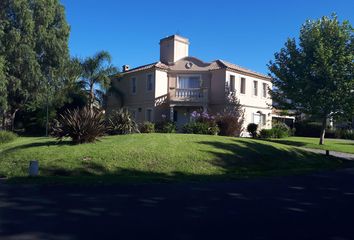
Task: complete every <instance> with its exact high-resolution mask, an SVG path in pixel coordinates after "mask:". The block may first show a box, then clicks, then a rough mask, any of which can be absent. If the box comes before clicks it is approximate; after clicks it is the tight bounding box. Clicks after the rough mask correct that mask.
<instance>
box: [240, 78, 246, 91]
mask: <svg viewBox="0 0 354 240" xmlns="http://www.w3.org/2000/svg"><path fill="white" fill-rule="evenodd" d="M240 93H242V94H245V93H246V78H241V87H240Z"/></svg>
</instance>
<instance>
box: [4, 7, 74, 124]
mask: <svg viewBox="0 0 354 240" xmlns="http://www.w3.org/2000/svg"><path fill="white" fill-rule="evenodd" d="M69 32H70V28H69V26H68V24H67V23H66V20H65V13H64V7H63V6H62V5H61V4H60V3H59V0H31V1H28V0H1V1H0V35H1V38H0V56H1V57H2V58H3V59H4V62H5V67H4V69H5V70H4V75H5V78H6V88H7V101H6V102H7V110H8V111H9V114H10V116H11V122H12V124H11V125H12V128H13V125H14V119H15V116H16V113H17V111H19V110H23V109H26V108H35V107H38V106H39V105H41V104H43V102H44V101H46V100H47V98H48V95H49V94H50V89H51V88H54V90H55V87H56V84H57V82H58V79H59V78H58V76H59V75H60V70H61V69H62V68H63V66H64V64H65V62H66V61H67V60H68V56H69V50H68V38H69ZM49 80H50V82H49ZM0 85H1V84H0ZM53 92H54V91H53Z"/></svg>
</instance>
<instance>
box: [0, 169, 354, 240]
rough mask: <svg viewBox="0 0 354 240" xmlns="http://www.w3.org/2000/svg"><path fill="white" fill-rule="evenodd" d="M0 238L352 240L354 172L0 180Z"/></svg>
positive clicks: (353, 226) (353, 227) (19, 239)
mask: <svg viewBox="0 0 354 240" xmlns="http://www.w3.org/2000/svg"><path fill="white" fill-rule="evenodd" d="M0 239H1V240H3V239H14V240H22V239H48V240H51V239H53V240H59V239H80V240H81V239H154V240H156V239H181V240H184V239H272V240H274V239H282V240H288V239H296V240H299V239H321V240H324V239H330V240H349V239H354V170H350V169H349V170H340V171H335V172H320V173H314V174H311V175H306V176H291V177H274V178H263V179H250V180H239V181H233V182H218V183H188V184H187V183H178V184H176V183H175V184H141V185H113V186H86V187H84V186H40V187H39V186H37V187H36V186H19V185H5V184H1V185H0Z"/></svg>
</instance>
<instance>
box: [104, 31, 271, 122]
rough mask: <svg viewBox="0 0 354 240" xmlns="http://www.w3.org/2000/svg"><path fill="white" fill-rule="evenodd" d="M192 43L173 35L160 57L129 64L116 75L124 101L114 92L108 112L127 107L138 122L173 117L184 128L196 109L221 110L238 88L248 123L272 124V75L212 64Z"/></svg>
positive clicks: (162, 44)
mask: <svg viewBox="0 0 354 240" xmlns="http://www.w3.org/2000/svg"><path fill="white" fill-rule="evenodd" d="M189 44H190V43H189V40H188V39H186V38H184V37H181V36H178V35H172V36H169V37H166V38H164V39H161V41H160V61H158V62H155V63H151V64H148V65H144V66H140V67H136V68H132V69H130V68H129V66H128V65H124V66H123V70H122V73H120V74H119V76H117V78H115V79H114V85H115V86H116V87H117V88H118V89H119V90H120V91H121V92H123V93H124V102H123V103H122V102H121V101H120V100H119V98H117V97H114V96H110V97H109V99H108V111H110V110H112V109H115V108H119V107H126V108H128V109H129V111H130V112H131V114H132V115H133V117H134V118H135V119H136V121H137V122H143V121H152V122H156V121H160V120H162V118H163V117H167V118H169V119H170V120H172V121H174V122H176V124H177V127H181V126H183V125H184V124H185V123H187V122H188V121H189V120H190V114H191V113H192V112H193V111H194V110H202V109H203V110H207V111H208V112H210V113H214V114H215V113H217V112H219V111H221V110H222V109H223V107H224V103H225V94H226V92H227V91H235V92H236V95H237V97H238V99H239V100H240V103H241V104H242V106H243V107H244V110H245V123H244V124H245V127H246V126H247V125H248V124H249V123H257V124H259V125H260V126H261V127H262V128H271V124H272V121H271V105H272V99H271V98H270V96H269V94H268V89H269V88H271V87H272V83H271V78H270V77H268V76H265V75H263V74H260V73H257V72H254V71H251V70H249V69H246V68H242V67H240V66H237V65H235V64H232V63H228V62H226V61H223V60H216V61H213V62H210V63H206V62H203V61H202V60H200V59H198V58H195V57H190V56H189Z"/></svg>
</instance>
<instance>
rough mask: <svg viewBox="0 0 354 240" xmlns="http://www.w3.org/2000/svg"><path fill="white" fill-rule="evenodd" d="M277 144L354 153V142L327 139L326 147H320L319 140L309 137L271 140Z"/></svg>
mask: <svg viewBox="0 0 354 240" xmlns="http://www.w3.org/2000/svg"><path fill="white" fill-rule="evenodd" d="M270 141H272V142H275V143H281V144H286V145H291V146H298V147H305V148H315V149H323V150H330V151H337V152H345V153H354V141H350V140H341V139H325V144H324V145H319V144H318V142H319V138H308V137H288V138H281V139H272V140H270Z"/></svg>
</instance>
